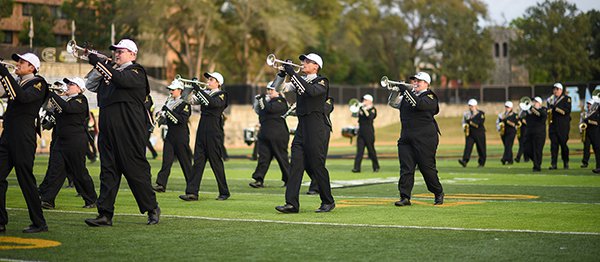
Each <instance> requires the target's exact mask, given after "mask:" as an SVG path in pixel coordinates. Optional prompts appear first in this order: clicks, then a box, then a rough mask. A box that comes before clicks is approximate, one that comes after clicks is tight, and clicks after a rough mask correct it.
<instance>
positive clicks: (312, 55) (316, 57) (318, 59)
mask: <svg viewBox="0 0 600 262" xmlns="http://www.w3.org/2000/svg"><path fill="white" fill-rule="evenodd" d="M299 58H300V61H304V60H306V59H308V60H310V61H313V62H315V63H317V65H319V68H320V69H323V59H322V58H321V56H320V55H317V54H315V53H310V54H308V55H300V57H299Z"/></svg>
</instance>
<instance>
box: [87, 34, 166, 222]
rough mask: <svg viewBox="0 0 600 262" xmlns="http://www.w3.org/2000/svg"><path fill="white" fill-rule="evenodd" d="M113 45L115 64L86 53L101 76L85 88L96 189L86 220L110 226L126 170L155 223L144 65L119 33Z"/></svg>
mask: <svg viewBox="0 0 600 262" xmlns="http://www.w3.org/2000/svg"><path fill="white" fill-rule="evenodd" d="M110 49H111V50H114V53H115V59H114V64H113V63H112V62H109V61H107V60H103V59H101V58H100V57H99V56H98V55H96V54H93V53H92V54H90V55H89V56H88V58H89V63H90V64H91V65H92V66H93V67H94V70H96V71H97V73H100V74H101V75H102V80H101V81H95V82H94V81H90V80H89V79H88V83H91V82H94V83H95V84H96V85H93V86H91V88H90V90H96V92H97V93H98V95H97V98H98V106H99V107H100V114H99V121H98V122H99V124H100V128H99V131H100V132H99V134H98V151H99V152H100V195H99V197H98V201H97V207H98V216H97V217H96V218H89V219H86V220H85V223H86V224H88V225H89V226H112V218H113V215H114V212H115V199H116V197H117V193H118V190H119V185H120V184H121V176H122V175H123V176H125V179H126V180H127V183H128V184H129V187H130V188H131V192H132V193H133V196H134V197H135V200H136V202H137V204H138V207H139V210H140V213H142V214H143V213H147V215H148V222H147V224H148V225H153V224H157V223H158V221H159V216H160V208H159V207H158V202H156V195H155V194H154V191H152V182H151V180H150V179H151V174H150V164H149V163H148V160H147V159H146V154H145V152H146V140H147V139H148V124H149V122H150V115H149V112H148V111H147V110H146V109H145V106H144V103H145V101H146V100H147V97H148V95H149V94H150V86H149V84H148V77H147V76H146V71H145V70H144V68H143V67H142V66H141V65H140V64H138V63H135V59H136V58H137V52H138V48H137V45H136V44H135V43H134V42H133V41H131V40H129V39H122V40H121V41H119V43H118V44H116V45H111V46H110Z"/></svg>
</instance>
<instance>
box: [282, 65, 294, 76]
mask: <svg viewBox="0 0 600 262" xmlns="http://www.w3.org/2000/svg"><path fill="white" fill-rule="evenodd" d="M283 69H284V70H285V73H286V74H287V75H289V76H293V75H294V74H295V73H296V72H294V67H292V66H291V65H283Z"/></svg>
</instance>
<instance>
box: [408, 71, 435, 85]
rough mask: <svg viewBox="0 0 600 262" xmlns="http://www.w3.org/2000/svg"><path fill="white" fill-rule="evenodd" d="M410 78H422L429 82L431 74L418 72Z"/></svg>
mask: <svg viewBox="0 0 600 262" xmlns="http://www.w3.org/2000/svg"><path fill="white" fill-rule="evenodd" d="M410 79H417V80H423V81H425V82H427V84H431V76H429V74H428V73H427V72H418V73H417V74H416V75H414V76H412V77H410Z"/></svg>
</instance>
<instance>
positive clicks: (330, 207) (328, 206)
mask: <svg viewBox="0 0 600 262" xmlns="http://www.w3.org/2000/svg"><path fill="white" fill-rule="evenodd" d="M334 208H335V203H331V204H322V205H321V206H320V207H319V208H317V210H315V212H317V213H323V212H329V211H331V210H333V209H334Z"/></svg>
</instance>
